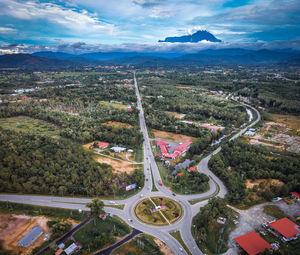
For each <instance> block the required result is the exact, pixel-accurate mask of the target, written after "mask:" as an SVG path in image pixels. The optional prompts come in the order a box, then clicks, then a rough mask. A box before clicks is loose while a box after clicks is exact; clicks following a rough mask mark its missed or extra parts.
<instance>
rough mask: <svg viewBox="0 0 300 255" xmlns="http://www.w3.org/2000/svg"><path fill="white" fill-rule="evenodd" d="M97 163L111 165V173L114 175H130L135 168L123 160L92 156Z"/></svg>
mask: <svg viewBox="0 0 300 255" xmlns="http://www.w3.org/2000/svg"><path fill="white" fill-rule="evenodd" d="M93 158H94V159H95V160H96V161H97V162H99V163H106V164H108V165H111V166H112V168H113V172H115V173H128V174H129V173H131V172H133V171H134V170H135V169H136V168H139V167H137V165H134V164H132V163H131V162H126V161H123V160H114V159H111V158H108V157H105V156H98V155H97V156H94V157H93Z"/></svg>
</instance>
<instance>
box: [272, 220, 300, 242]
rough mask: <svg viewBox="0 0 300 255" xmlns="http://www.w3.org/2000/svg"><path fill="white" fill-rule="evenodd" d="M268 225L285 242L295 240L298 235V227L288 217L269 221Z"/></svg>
mask: <svg viewBox="0 0 300 255" xmlns="http://www.w3.org/2000/svg"><path fill="white" fill-rule="evenodd" d="M268 226H269V227H270V229H271V230H273V231H274V232H275V233H276V234H278V235H279V236H280V237H281V239H282V240H283V241H285V242H289V241H292V240H295V239H297V238H298V236H300V227H299V226H298V225H297V224H295V223H294V222H292V221H291V220H289V219H288V218H282V219H280V220H276V221H273V222H270V223H269V225H268Z"/></svg>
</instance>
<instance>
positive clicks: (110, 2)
mask: <svg viewBox="0 0 300 255" xmlns="http://www.w3.org/2000/svg"><path fill="white" fill-rule="evenodd" d="M299 13H300V1H299V0H227V1H224V0H205V1H202V0H198V1H196V0H65V1H62V0H40V1H37V0H29V1H27V0H1V1H0V53H2V54H4V53H12V52H33V51H38V50H63V51H66V52H73V53H80V52H90V51H99V50H102V51H110V50H126V49H130V48H131V49H132V48H135V49H137V50H151V51H152V50H168V49H173V50H176V48H182V49H184V50H185V51H197V50H199V49H202V48H206V47H248V48H249V47H250V48H251V47H254V48H257V47H266V48H268V47H269V48H278V47H279V48H282V47H293V48H297V49H299V48H300V46H299V43H300V42H299V40H300V15H299ZM200 29H201V30H204V29H205V30H208V31H209V32H211V33H212V34H214V35H215V36H216V37H217V38H219V39H221V40H222V41H223V42H222V43H220V44H218V45H216V44H211V43H207V42H202V43H198V44H196V45H191V44H186V45H177V44H175V45H174V44H173V45H169V44H163V43H160V44H159V43H157V41H158V40H159V39H164V38H165V37H167V36H180V35H184V34H191V33H193V32H195V31H197V30H200Z"/></svg>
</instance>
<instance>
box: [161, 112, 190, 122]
mask: <svg viewBox="0 0 300 255" xmlns="http://www.w3.org/2000/svg"><path fill="white" fill-rule="evenodd" d="M165 113H166V114H168V115H169V116H170V117H174V118H176V119H180V120H182V119H184V116H185V114H184V113H178V112H167V111H165Z"/></svg>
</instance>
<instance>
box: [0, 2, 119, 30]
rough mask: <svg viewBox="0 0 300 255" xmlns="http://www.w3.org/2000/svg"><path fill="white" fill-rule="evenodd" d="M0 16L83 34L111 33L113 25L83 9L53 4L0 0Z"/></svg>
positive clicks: (114, 28)
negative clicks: (48, 24) (53, 25)
mask: <svg viewBox="0 0 300 255" xmlns="http://www.w3.org/2000/svg"><path fill="white" fill-rule="evenodd" d="M0 7H1V9H0V15H6V16H10V17H13V18H16V19H20V20H41V19H43V20H47V21H49V22H51V23H53V24H59V25H61V26H63V27H65V28H68V29H70V30H72V31H76V32H80V33H83V34H86V33H89V32H91V31H93V32H94V33H99V32H108V33H111V34H112V33H113V32H114V31H116V27H115V26H114V25H113V24H110V23H107V22H104V21H101V20H100V19H99V18H98V17H95V16H93V15H92V14H91V13H89V12H88V11H86V10H85V9H81V10H77V9H75V8H66V7H63V6H61V5H58V4H54V3H39V2H37V1H22V2H19V1H17V0H1V5H0Z"/></svg>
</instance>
